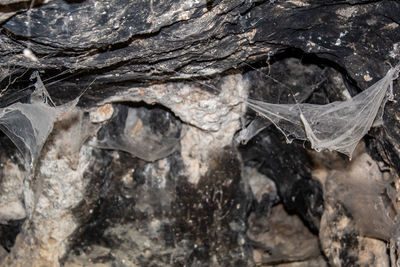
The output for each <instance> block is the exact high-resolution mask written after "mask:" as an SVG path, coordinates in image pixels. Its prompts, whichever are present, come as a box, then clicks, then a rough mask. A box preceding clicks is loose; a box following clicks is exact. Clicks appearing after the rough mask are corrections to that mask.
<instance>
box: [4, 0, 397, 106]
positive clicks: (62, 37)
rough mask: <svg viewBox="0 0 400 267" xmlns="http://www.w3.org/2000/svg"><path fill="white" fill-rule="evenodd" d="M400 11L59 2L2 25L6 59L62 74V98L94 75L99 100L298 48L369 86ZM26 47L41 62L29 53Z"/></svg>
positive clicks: (379, 6)
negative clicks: (129, 89) (134, 87)
mask: <svg viewBox="0 0 400 267" xmlns="http://www.w3.org/2000/svg"><path fill="white" fill-rule="evenodd" d="M211 7H213V8H211ZM399 9H400V4H399V3H398V2H397V1H389V0H385V1H341V2H336V1H324V2H323V3H322V2H321V1H296V2H290V1H282V2H281V1H246V0H234V1H220V2H216V1H213V2H212V4H210V2H207V3H205V2H193V1H186V0H185V1H183V0H182V1H169V0H164V1H144V2H143V1H138V2H137V1H134V2H132V1H128V0H108V1H100V2H99V1H94V0H87V1H63V0H53V1H50V2H48V3H46V4H42V5H38V6H35V7H34V8H33V9H32V10H31V11H30V12H28V11H27V10H26V9H21V12H18V13H17V14H15V15H14V16H13V17H11V18H10V19H8V20H7V21H6V22H5V23H4V24H3V25H2V31H1V34H0V55H1V57H0V66H1V67H2V68H4V69H8V68H11V69H14V68H17V69H20V70H25V69H26V68H35V69H40V70H42V71H44V76H46V77H47V78H49V77H51V76H54V75H60V76H58V77H57V79H62V81H59V82H57V83H56V84H54V85H53V86H50V85H49V87H50V89H49V91H50V92H51V93H54V94H56V95H57V96H58V98H60V99H64V98H68V97H69V96H70V95H71V94H76V95H77V94H78V91H80V90H82V89H83V88H86V87H87V86H88V85H89V84H91V83H92V82H93V81H94V79H95V78H96V81H95V82H94V83H93V84H92V85H91V88H92V89H91V90H89V92H88V95H87V97H86V100H87V101H88V100H91V101H92V103H93V101H98V100H101V99H104V98H105V97H107V96H110V95H112V94H114V93H115V92H116V91H119V90H123V89H125V88H127V87H129V84H132V83H142V82H144V81H147V80H166V79H173V78H181V77H183V76H182V75H181V74H187V75H188V76H192V77H193V76H208V75H212V74H213V73H223V72H225V71H228V70H231V69H233V68H242V67H245V65H244V64H242V63H243V62H247V63H255V62H265V61H266V60H267V59H268V57H269V56H274V55H276V54H277V53H280V52H282V51H287V50H290V49H299V50H301V51H303V52H305V53H310V54H315V55H317V56H318V57H319V58H322V59H329V60H331V61H333V62H335V63H336V64H337V65H338V66H339V67H341V68H342V69H343V70H344V71H345V72H346V75H348V76H349V77H351V78H352V79H354V81H356V82H357V84H358V85H359V86H360V87H363V88H364V87H366V85H368V84H370V83H371V82H373V81H375V80H376V79H377V78H379V77H382V76H383V74H384V73H385V70H384V66H385V65H384V62H385V61H388V60H389V61H392V62H393V61H395V60H394V59H395V57H396V55H398V51H397V50H396V45H395V44H396V43H397V42H398V41H400V37H399V36H400V34H399V31H400V28H399V27H398V22H397V14H398V11H399ZM379 36H382V38H380V37H379ZM27 47H29V48H30V50H31V51H32V52H33V54H34V55H36V57H37V59H38V60H37V61H33V60H31V59H29V58H27V57H25V56H23V52H24V51H23V50H24V49H25V48H27ZM46 73H47V75H46ZM367 74H368V75H369V76H370V77H371V79H372V81H369V78H367V80H366V79H365V78H364V77H365V75H367ZM71 75H72V76H73V77H71V78H69V79H68V77H69V76H71ZM57 79H55V80H57ZM55 80H52V81H51V82H54V81H55ZM51 82H50V81H49V82H48V83H51ZM10 90H11V91H12V90H16V89H13V88H10ZM89 96H90V97H89Z"/></svg>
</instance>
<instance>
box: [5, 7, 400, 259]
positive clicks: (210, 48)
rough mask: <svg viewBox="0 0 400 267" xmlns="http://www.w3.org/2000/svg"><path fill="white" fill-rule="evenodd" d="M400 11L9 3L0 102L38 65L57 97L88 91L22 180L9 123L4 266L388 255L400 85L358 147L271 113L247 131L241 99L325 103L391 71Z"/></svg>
mask: <svg viewBox="0 0 400 267" xmlns="http://www.w3.org/2000/svg"><path fill="white" fill-rule="evenodd" d="M399 12H400V3H399V2H398V1H390V0H382V1H368V0H348V1H339V2H338V1H331V0H329V1H317V0H290V1H280V0H274V1H272V0H270V1H263V0H229V1H228V0H214V1H209V0H200V1H198V0H196V1H194V0H178V1H171V0H161V1H154V0H149V1H128V0H106V1H96V0H84V1H64V0H51V1H33V2H30V1H23V0H7V1H0V23H1V31H0V68H1V73H0V88H1V89H0V107H6V106H8V105H10V104H12V103H14V102H16V101H22V102H24V103H29V101H30V94H31V93H32V91H33V90H34V81H32V79H33V78H34V77H33V76H31V75H32V74H33V70H38V71H39V75H40V77H41V78H42V80H43V81H44V84H45V86H46V88H47V90H48V91H49V93H50V95H51V96H52V97H53V98H54V101H55V102H56V103H57V104H61V103H67V102H68V101H70V100H72V99H75V98H76V97H77V96H79V95H80V94H83V95H82V97H81V98H80V103H79V105H78V106H79V107H76V108H75V109H73V110H71V111H70V112H69V113H68V114H65V116H63V117H62V118H60V121H58V122H57V123H56V125H55V127H54V130H53V132H52V134H51V136H50V137H49V138H48V140H47V142H46V144H45V146H44V148H43V150H42V153H41V157H40V160H39V161H38V164H37V165H36V166H33V168H34V170H35V171H34V172H32V173H33V174H32V175H31V176H30V177H29V179H28V178H27V177H26V173H29V170H26V169H24V167H26V166H27V165H24V162H23V158H22V157H21V155H20V153H19V151H18V150H17V149H16V147H15V146H14V145H13V143H12V142H11V140H9V139H8V137H7V136H6V135H5V134H3V133H1V136H0V244H1V247H0V262H1V263H0V265H1V266H255V265H263V266H264V265H265V266H268V265H274V266H328V265H332V266H353V265H360V266H369V265H379V266H390V265H392V266H394V265H395V264H396V261H397V259H398V258H399V255H398V254H399V251H400V244H399V243H398V241H397V240H396V238H397V237H399V236H400V234H399V230H398V219H399V216H398V210H399V207H398V199H399V198H398V190H399V181H398V178H399V174H400V167H399V164H398V162H399V160H400V146H399V142H398V140H400V127H399V121H400V114H399V112H398V109H399V106H400V104H399V103H400V99H399V94H398V92H399V83H398V82H397V81H395V82H394V100H395V101H393V102H388V103H387V105H386V108H385V113H384V116H383V120H382V123H381V125H380V127H377V128H373V129H371V131H370V132H369V134H368V135H367V136H366V137H365V138H364V141H363V142H361V143H360V144H359V146H358V148H357V152H356V155H355V156H354V157H353V159H352V160H351V161H349V159H348V158H346V157H345V156H343V155H340V154H336V153H333V152H322V153H317V152H315V151H312V150H311V149H310V147H309V144H308V143H301V142H297V141H295V142H293V143H291V144H287V143H286V140H285V138H284V137H283V135H282V134H281V133H280V132H279V131H278V130H276V129H275V128H274V127H273V125H271V126H270V127H267V128H266V129H264V130H263V131H262V132H260V133H259V134H258V135H256V136H255V137H254V138H253V139H251V140H250V141H249V142H248V143H247V144H238V143H237V142H236V140H237V139H236V135H237V132H238V131H239V130H240V129H241V127H242V126H244V125H245V124H247V123H248V122H249V121H251V120H252V119H254V118H256V117H257V115H256V114H255V113H254V112H252V111H250V110H246V105H245V103H246V99H248V97H250V98H253V99H259V100H263V101H267V102H271V103H299V102H307V103H314V104H326V103H330V102H333V101H343V100H348V99H350V98H351V96H354V95H355V94H357V93H359V92H361V91H362V90H363V89H365V88H367V87H368V86H370V85H372V84H373V83H374V82H376V81H377V80H378V79H380V78H382V77H383V76H384V74H385V73H386V71H387V69H388V68H389V67H390V66H389V65H388V64H386V63H389V64H392V65H394V64H396V63H397V62H398V60H399V56H400V48H399V45H400V27H399V26H400V25H399V24H400V22H399V20H398V14H399ZM39 119H40V118H39ZM1 130H3V128H1ZM22 130H23V129H22ZM31 211H33V212H31ZM2 248H3V249H2ZM387 248H389V249H387Z"/></svg>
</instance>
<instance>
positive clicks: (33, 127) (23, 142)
mask: <svg viewBox="0 0 400 267" xmlns="http://www.w3.org/2000/svg"><path fill="white" fill-rule="evenodd" d="M31 78H32V79H36V83H35V91H34V92H33V93H32V94H31V96H30V102H29V103H20V102H17V103H14V104H12V105H10V106H8V107H5V108H0V130H1V131H3V132H4V133H5V134H6V135H7V136H8V137H9V138H10V139H11V141H12V142H13V143H14V144H15V146H16V147H17V149H18V150H19V151H20V152H21V154H22V156H23V158H24V160H25V163H26V165H27V167H28V168H27V169H33V167H34V165H35V163H36V162H37V160H38V158H39V156H40V152H41V150H42V148H43V145H44V143H45V142H46V140H47V137H48V136H49V134H50V133H51V131H52V130H53V125H54V122H55V121H56V119H57V118H58V117H59V116H60V115H62V114H63V113H64V112H67V111H68V110H70V109H71V108H72V107H74V106H75V105H76V104H77V101H78V100H79V97H78V98H77V99H75V100H74V101H72V102H69V103H67V104H65V105H61V106H55V104H54V103H53V101H52V100H51V97H50V95H49V93H48V92H47V90H46V88H45V87H44V84H43V82H42V80H41V79H40V76H39V74H38V73H37V72H34V73H33V74H32V76H31Z"/></svg>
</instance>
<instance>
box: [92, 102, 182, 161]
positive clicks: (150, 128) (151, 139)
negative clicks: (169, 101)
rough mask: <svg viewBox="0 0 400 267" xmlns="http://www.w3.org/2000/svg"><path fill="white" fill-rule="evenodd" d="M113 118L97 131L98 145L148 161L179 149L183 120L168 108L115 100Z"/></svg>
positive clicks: (163, 156)
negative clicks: (117, 102)
mask: <svg viewBox="0 0 400 267" xmlns="http://www.w3.org/2000/svg"><path fill="white" fill-rule="evenodd" d="M114 109H115V112H114V115H113V118H112V119H111V120H110V121H109V122H108V123H107V124H106V125H104V126H103V127H102V128H101V129H100V130H99V132H98V134H97V141H96V143H95V145H96V146H98V147H101V148H105V149H116V150H122V151H125V152H128V153H131V154H132V155H134V156H136V157H138V158H141V159H143V160H146V161H155V160H158V159H162V158H165V157H167V156H168V155H170V154H172V153H174V152H175V151H177V150H178V149H179V141H180V136H181V128H182V125H181V122H180V120H179V119H178V118H176V117H175V116H174V115H173V114H172V112H170V111H168V110H166V109H165V108H161V107H156V106H152V107H151V106H149V105H142V106H141V105H137V106H132V105H130V106H129V105H128V104H116V105H115V107H114Z"/></svg>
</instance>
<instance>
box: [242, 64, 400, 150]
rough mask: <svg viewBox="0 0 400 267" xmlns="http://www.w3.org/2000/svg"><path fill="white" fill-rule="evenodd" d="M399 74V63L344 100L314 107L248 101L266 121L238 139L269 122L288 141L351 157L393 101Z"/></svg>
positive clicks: (246, 129) (255, 125)
mask: <svg viewBox="0 0 400 267" xmlns="http://www.w3.org/2000/svg"><path fill="white" fill-rule="evenodd" d="M399 71H400V64H398V65H397V66H395V67H392V68H390V70H389V71H388V72H387V74H386V75H385V77H383V78H382V79H380V80H379V81H377V82H376V83H375V84H373V85H372V86H371V87H369V88H368V89H366V90H364V91H363V92H361V93H360V94H358V95H356V96H355V97H353V98H352V99H350V100H348V101H336V102H332V103H329V104H326V105H315V104H271V103H266V102H262V101H258V100H251V99H248V100H247V101H246V102H247V105H248V107H249V108H251V109H252V110H254V111H255V112H257V113H258V114H259V115H260V116H261V117H263V118H266V119H268V122H265V123H264V124H263V123H260V122H259V121H257V122H256V123H250V125H249V126H248V127H247V128H245V129H244V130H242V132H241V133H239V136H238V140H239V141H242V142H246V141H248V140H249V138H252V137H253V136H254V135H255V134H256V133H258V132H259V131H260V129H261V130H262V128H265V127H266V126H267V125H268V124H269V123H273V124H274V125H275V126H276V127H277V128H278V129H279V130H280V131H281V132H282V133H283V134H284V135H285V136H286V139H287V141H288V142H291V141H292V140H293V139H300V140H308V141H310V143H311V147H312V148H313V149H315V150H316V151H321V150H334V151H338V152H341V153H343V154H345V155H347V156H349V157H350V158H351V155H352V153H353V151H354V149H355V147H356V146H357V144H358V142H359V141H360V140H361V139H362V138H363V137H364V135H365V134H366V133H367V132H368V131H369V129H370V128H371V127H372V126H373V125H374V123H377V122H379V120H381V119H382V115H383V110H384V106H385V104H386V101H387V100H392V99H393V80H395V79H397V78H398V75H399Z"/></svg>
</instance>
